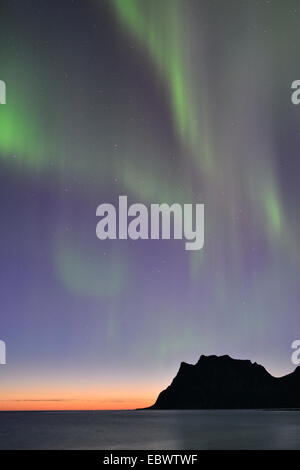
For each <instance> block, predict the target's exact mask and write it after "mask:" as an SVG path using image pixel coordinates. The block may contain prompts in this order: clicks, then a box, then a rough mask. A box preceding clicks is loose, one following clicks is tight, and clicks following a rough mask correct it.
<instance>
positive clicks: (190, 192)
mask: <svg viewBox="0 0 300 470" xmlns="http://www.w3.org/2000/svg"><path fill="white" fill-rule="evenodd" d="M299 51H300V4H299V1H296V0H295V1H289V0H286V1H284V2H283V1H282V0H277V1H272V0H269V1H263V0H257V1H254V0H227V1H226V2H225V1H223V0H184V1H183V0H73V1H71V0H61V1H53V0H27V1H26V2H24V1H23V0H15V1H14V0H9V1H8V0H1V3H0V79H1V80H4V81H5V82H6V86H7V104H6V105H0V178H1V181H0V209H1V225H0V227H1V239H0V240H1V243H0V263H1V265H0V266H1V269H0V276H1V281H0V286H1V296H0V302H1V303H0V305H1V309H0V311H1V322H0V338H1V339H2V340H5V342H6V345H7V365H5V366H0V400H1V401H0V409H48V408H55V409H60V408H63V409H76V408H90V409H92V408H134V407H136V406H143V405H145V406H146V405H148V404H151V403H153V401H154V400H155V398H156V396H157V393H158V392H159V391H160V390H161V389H162V388H164V387H165V386H166V385H168V384H169V383H170V381H171V379H172V378H173V376H174V374H175V373H176V371H177V369H178V367H179V364H180V362H181V361H187V362H193V363H194V362H196V361H197V360H198V358H199V356H200V354H217V355H220V354H229V355H231V356H232V357H235V358H242V359H244V358H247V359H251V360H252V361H257V362H259V363H261V364H263V365H264V366H265V367H266V368H267V369H268V370H269V371H270V372H271V373H272V374H274V375H283V374H285V373H288V372H290V371H292V370H293V369H294V367H295V366H293V364H292V363H291V360H290V357H291V353H292V350H291V343H292V341H293V340H295V339H299V337H300V327H299V303H300V289H299V281H300V254H299V247H298V241H299V239H300V212H299V200H300V185H299V171H300V163H299V148H300V106H299V107H297V106H294V105H293V104H292V103H291V90H290V87H291V83H292V81H293V80H296V79H300V58H299V57H300V56H299ZM121 194H125V195H127V196H128V201H129V203H135V202H142V203H144V204H146V205H149V204H150V203H163V202H167V203H172V202H177V203H180V204H183V203H204V204H205V244H204V248H203V249H202V250H201V251H198V252H196V251H190V252H189V251H185V250H184V241H180V240H179V241H178V240H170V241H168V240H163V241H161V240H159V241H158V240H153V241H151V240H143V241H141V240H138V241H132V240H107V241H100V240H99V239H97V237H96V232H95V230H96V224H97V217H96V208H97V206H98V205H99V204H101V203H103V202H110V203H113V204H116V205H117V202H118V197H119V195H121Z"/></svg>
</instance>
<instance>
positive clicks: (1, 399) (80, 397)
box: [0, 386, 161, 411]
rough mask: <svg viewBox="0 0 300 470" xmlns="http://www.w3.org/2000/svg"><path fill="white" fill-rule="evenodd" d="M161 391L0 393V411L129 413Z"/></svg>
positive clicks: (33, 391)
mask: <svg viewBox="0 0 300 470" xmlns="http://www.w3.org/2000/svg"><path fill="white" fill-rule="evenodd" d="M160 390H161V389H160V388H159V387H158V388H156V387H155V390H154V389H153V388H152V390H149V387H147V388H146V387H145V388H142V387H141V386H139V387H135V388H134V387H130V388H129V387H122V388H121V387H117V388H111V389H110V388H108V387H105V388H104V389H102V390H101V389H100V391H99V392H97V390H96V391H95V390H93V391H92V392H91V391H90V390H82V389H81V390H75V391H74V389H69V390H67V389H62V388H57V389H54V388H53V389H52V390H49V389H41V390H37V389H36V388H35V387H34V388H27V389H26V390H24V389H23V390H22V391H21V390H18V391H16V390H14V391H9V390H1V391H0V411H56V410H57V411H59V410H66V411H68V410H128V409H133V410H134V409H136V408H143V407H147V406H150V405H152V404H153V403H154V402H155V400H156V398H157V395H158V393H159V391H160Z"/></svg>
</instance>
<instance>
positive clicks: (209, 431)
mask: <svg viewBox="0 0 300 470" xmlns="http://www.w3.org/2000/svg"><path fill="white" fill-rule="evenodd" d="M0 448H1V449H149V450H151V449H183V450H184V449H198V450H201V449H300V411H248V410H241V411H231V410H230V411H227V410H226V411H225V410H224V411H77V412H76V411H67V412H2V413H0Z"/></svg>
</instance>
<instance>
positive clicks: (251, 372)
mask: <svg viewBox="0 0 300 470" xmlns="http://www.w3.org/2000/svg"><path fill="white" fill-rule="evenodd" d="M254 408H263V409H266V408H273V409H274V408H300V367H297V368H296V369H295V370H294V372H292V373H291V374H289V375H286V376H284V377H280V378H276V377H273V376H272V375H271V374H269V373H268V372H267V371H266V369H265V368H264V367H263V366H261V365H259V364H257V363H256V362H254V363H252V362H251V361H249V360H239V359H232V358H231V357H230V356H227V355H226V356H201V357H200V359H199V361H198V362H197V364H195V365H192V364H187V363H185V362H182V363H181V365H180V368H179V371H178V373H177V375H176V377H175V378H174V379H173V381H172V383H171V385H170V386H169V387H167V388H166V389H165V390H163V391H162V392H161V393H160V394H159V396H158V398H157V400H156V402H155V403H154V405H152V406H150V407H149V408H147V409H160V410H171V409H177V410H178V409H184V410H187V409H254Z"/></svg>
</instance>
